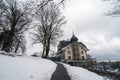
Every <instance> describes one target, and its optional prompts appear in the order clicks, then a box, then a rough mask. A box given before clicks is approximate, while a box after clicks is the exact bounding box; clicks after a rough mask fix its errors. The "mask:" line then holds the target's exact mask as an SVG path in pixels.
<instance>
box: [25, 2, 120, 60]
mask: <svg viewBox="0 0 120 80" xmlns="http://www.w3.org/2000/svg"><path fill="white" fill-rule="evenodd" d="M110 9H111V4H110V2H102V0H69V1H68V2H67V3H66V6H65V9H64V11H63V12H64V13H63V14H64V15H65V17H66V20H67V24H66V25H65V27H64V28H63V30H64V36H63V37H62V38H61V40H63V39H64V40H67V39H70V38H71V36H72V31H73V32H74V34H75V35H76V36H77V37H78V39H79V41H81V42H83V43H84V44H85V45H86V46H87V47H88V49H90V51H88V53H89V54H90V55H91V56H92V57H94V58H97V59H98V60H120V17H111V16H105V15H104V12H107V11H108V10H110ZM27 47H28V50H27V52H28V53H33V52H39V50H40V46H39V44H38V45H34V46H33V47H32V46H31V44H30V42H29V44H27Z"/></svg>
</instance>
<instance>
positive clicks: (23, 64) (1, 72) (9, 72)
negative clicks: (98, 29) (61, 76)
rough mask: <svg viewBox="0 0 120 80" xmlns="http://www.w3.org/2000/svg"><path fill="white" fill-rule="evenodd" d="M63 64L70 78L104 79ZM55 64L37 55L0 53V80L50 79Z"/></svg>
mask: <svg viewBox="0 0 120 80" xmlns="http://www.w3.org/2000/svg"><path fill="white" fill-rule="evenodd" d="M12 55H13V54H12ZM63 65H64V66H65V67H66V69H67V72H68V74H69V75H70V77H71V79H72V80H104V79H103V77H101V76H99V75H97V74H95V73H93V72H90V71H88V70H86V69H83V68H80V67H72V66H69V65H66V64H63ZM56 66H57V65H56V64H55V63H54V62H52V61H50V60H46V59H41V58H37V57H28V56H14V57H11V56H7V55H1V54H0V80H50V78H51V76H52V74H53V72H54V71H55V69H56Z"/></svg>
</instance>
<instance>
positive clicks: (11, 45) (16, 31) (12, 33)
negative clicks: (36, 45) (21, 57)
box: [0, 0, 31, 52]
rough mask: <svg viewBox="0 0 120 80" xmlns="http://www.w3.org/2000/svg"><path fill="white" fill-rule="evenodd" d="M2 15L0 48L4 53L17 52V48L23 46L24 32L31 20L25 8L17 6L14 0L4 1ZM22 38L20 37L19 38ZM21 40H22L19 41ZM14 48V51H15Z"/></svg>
mask: <svg viewBox="0 0 120 80" xmlns="http://www.w3.org/2000/svg"><path fill="white" fill-rule="evenodd" d="M3 9H4V15H3V19H2V26H0V27H1V29H2V32H1V33H0V37H1V40H0V42H1V44H0V45H1V47H2V50H4V51H7V52H9V51H12V50H15V52H16V50H18V49H17V48H18V47H22V46H20V45H21V44H22V45H25V44H24V43H23V41H25V39H24V36H23V35H24V32H25V31H26V30H28V29H29V27H28V26H27V25H28V24H29V23H30V22H31V20H30V18H29V15H28V13H27V12H26V10H25V7H24V6H23V5H22V4H18V2H17V1H16V0H4V7H3ZM21 36H22V37H21ZM21 38H22V39H21ZM15 47H16V49H15ZM21 49H22V48H21Z"/></svg>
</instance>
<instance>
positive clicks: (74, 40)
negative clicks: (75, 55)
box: [70, 34, 78, 42]
mask: <svg viewBox="0 0 120 80" xmlns="http://www.w3.org/2000/svg"><path fill="white" fill-rule="evenodd" d="M77 41H78V38H77V37H76V36H75V35H74V34H73V35H72V37H71V39H70V42H77Z"/></svg>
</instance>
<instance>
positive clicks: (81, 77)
mask: <svg viewBox="0 0 120 80" xmlns="http://www.w3.org/2000/svg"><path fill="white" fill-rule="evenodd" d="M63 65H64V66H65V68H66V69H67V72H68V74H69V76H71V79H72V80H109V79H107V78H103V77H102V76H99V75H97V74H95V73H93V72H90V71H88V70H86V69H84V68H81V67H73V66H69V65H66V64H63Z"/></svg>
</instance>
